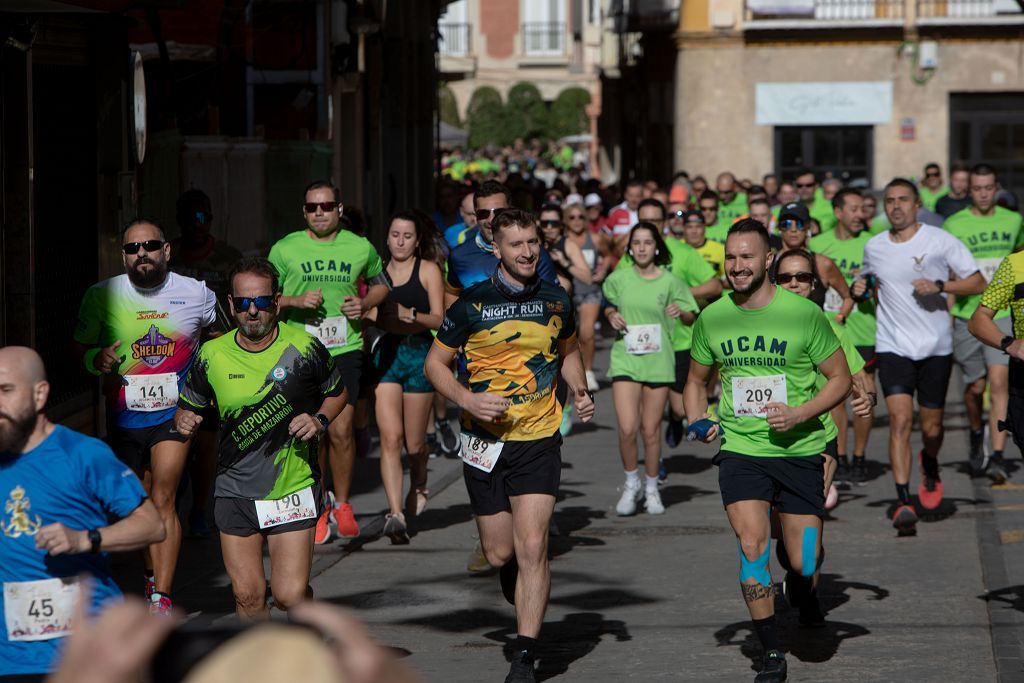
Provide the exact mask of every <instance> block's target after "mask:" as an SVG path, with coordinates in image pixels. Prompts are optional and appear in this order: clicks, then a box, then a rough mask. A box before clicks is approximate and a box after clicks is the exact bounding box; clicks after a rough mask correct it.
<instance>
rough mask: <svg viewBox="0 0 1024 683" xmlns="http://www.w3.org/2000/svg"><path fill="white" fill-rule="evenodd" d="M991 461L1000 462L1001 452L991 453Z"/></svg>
mask: <svg viewBox="0 0 1024 683" xmlns="http://www.w3.org/2000/svg"><path fill="white" fill-rule="evenodd" d="M992 459H993V460H1002V459H1003V452H1002V451H992Z"/></svg>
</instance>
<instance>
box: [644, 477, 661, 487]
mask: <svg viewBox="0 0 1024 683" xmlns="http://www.w3.org/2000/svg"><path fill="white" fill-rule="evenodd" d="M645 478H646V479H647V488H648V489H654V490H655V491H657V490H658V477H657V476H653V477H652V476H649V475H645Z"/></svg>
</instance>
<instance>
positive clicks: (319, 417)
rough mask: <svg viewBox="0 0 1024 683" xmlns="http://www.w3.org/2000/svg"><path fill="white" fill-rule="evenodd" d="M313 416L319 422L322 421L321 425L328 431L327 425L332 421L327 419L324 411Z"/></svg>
mask: <svg viewBox="0 0 1024 683" xmlns="http://www.w3.org/2000/svg"><path fill="white" fill-rule="evenodd" d="M313 417H315V418H316V419H317V422H319V423H320V425H321V426H322V427H323V428H324V431H325V432H326V431H327V425H329V424H331V421H330V420H328V419H327V416H326V415H324V414H323V413H317V414H316V415H314V416H313Z"/></svg>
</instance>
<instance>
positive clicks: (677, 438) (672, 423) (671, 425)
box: [665, 417, 684, 448]
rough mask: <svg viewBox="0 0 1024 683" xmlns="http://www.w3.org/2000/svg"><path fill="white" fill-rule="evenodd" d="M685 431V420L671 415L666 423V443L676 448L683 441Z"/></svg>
mask: <svg viewBox="0 0 1024 683" xmlns="http://www.w3.org/2000/svg"><path fill="white" fill-rule="evenodd" d="M683 432H684V430H683V421H682V420H677V419H675V418H674V417H669V418H668V424H667V425H665V443H667V444H668V447H669V448H675V447H676V446H678V445H679V444H681V443H682V442H683Z"/></svg>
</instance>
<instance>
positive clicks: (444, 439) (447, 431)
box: [434, 420, 459, 458]
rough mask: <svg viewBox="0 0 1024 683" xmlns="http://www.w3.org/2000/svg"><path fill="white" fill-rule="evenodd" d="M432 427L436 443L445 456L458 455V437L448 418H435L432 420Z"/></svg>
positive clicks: (453, 456) (452, 456) (454, 456)
mask: <svg viewBox="0 0 1024 683" xmlns="http://www.w3.org/2000/svg"><path fill="white" fill-rule="evenodd" d="M434 429H435V430H436V431H437V445H438V447H439V448H440V449H441V452H442V453H443V454H444V455H445V457H448V458H456V457H458V455H459V437H458V436H456V435H455V430H453V429H452V426H451V424H449V423H448V420H437V421H436V422H434Z"/></svg>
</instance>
